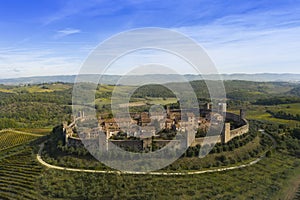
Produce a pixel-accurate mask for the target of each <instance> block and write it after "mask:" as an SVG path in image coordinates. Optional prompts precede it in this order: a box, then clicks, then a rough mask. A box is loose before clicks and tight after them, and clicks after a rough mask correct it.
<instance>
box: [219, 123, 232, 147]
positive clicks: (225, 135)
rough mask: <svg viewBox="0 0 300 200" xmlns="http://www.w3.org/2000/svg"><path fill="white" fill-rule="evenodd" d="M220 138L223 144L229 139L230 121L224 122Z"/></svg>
mask: <svg viewBox="0 0 300 200" xmlns="http://www.w3.org/2000/svg"><path fill="white" fill-rule="evenodd" d="M221 139H222V143H224V144H225V143H227V142H228V141H230V123H225V125H224V130H223V132H222V138H221Z"/></svg>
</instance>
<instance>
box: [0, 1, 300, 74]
mask: <svg viewBox="0 0 300 200" xmlns="http://www.w3.org/2000/svg"><path fill="white" fill-rule="evenodd" d="M143 27H161V28H170V29H173V30H176V31H179V32H182V33H184V34H186V35H187V36H189V37H191V38H193V39H194V40H196V41H197V42H198V43H199V44H200V45H202V46H203V48H204V49H205V50H206V52H207V53H208V55H209V56H210V57H211V58H212V60H213V61H214V62H215V64H216V67H217V69H218V70H219V72H220V73H262V72H270V73H300V67H299V63H300V56H299V52H300V1H296V0H295V1H291V0H282V1H278V0H274V1H270V0H263V1H259V0H257V1H240V0H229V1H226V0H210V1H203V0H199V1H196V0H194V1H189V0H187V1H174V0H173V1H168V0H166V1H156V0H150V1H148V0H147V1H143V0H130V1H118V0H116V1H111V0H108V1H105V0H103V1H102V0H99V1H98V0H84V1H82V0H65V1H63V0H40V1H32V0H27V1H22V0H18V1H16V0H9V1H8V0H5V1H2V2H1V5H0V30H1V31H0V78H9V77H22V76H39V75H59V74H76V73H78V71H79V69H80V67H81V64H82V63H83V62H84V60H85V59H86V57H87V56H88V55H89V53H90V51H91V50H93V49H94V48H95V47H96V46H97V45H98V44H99V43H100V42H102V41H103V40H105V39H107V38H109V37H111V36H112V35H114V34H117V33H119V32H122V31H127V30H130V29H134V28H143ZM124 62H125V61H124ZM176 67H177V68H180V66H176ZM179 71H180V70H179ZM185 72H186V73H192V72H190V71H184V70H181V73H185ZM112 73H118V71H117V70H115V71H113V70H112Z"/></svg>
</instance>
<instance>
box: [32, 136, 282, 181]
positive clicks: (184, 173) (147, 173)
mask: <svg viewBox="0 0 300 200" xmlns="http://www.w3.org/2000/svg"><path fill="white" fill-rule="evenodd" d="M260 132H261V133H262V134H265V135H267V136H268V137H269V138H270V139H271V140H272V141H273V146H272V148H275V147H276V145H277V143H276V141H275V139H274V138H273V137H272V136H271V135H269V134H268V133H265V132H264V131H263V130H260ZM43 148H44V143H42V144H41V145H40V149H39V152H38V154H37V157H36V158H37V160H38V161H39V162H40V163H41V164H42V165H44V166H46V167H48V168H51V169H57V170H65V171H73V172H86V173H101V174H141V175H162V176H173V175H177V176H182V175H193V174H205V173H213V172H222V171H229V170H234V169H241V168H245V167H249V166H251V165H254V164H256V163H258V162H259V161H260V160H262V159H263V158H264V157H265V155H262V156H261V157H259V158H257V159H256V160H254V161H251V162H249V163H247V164H243V165H239V166H232V167H224V168H219V169H208V170H201V171H192V172H132V171H123V172H120V171H113V170H111V171H105V170H88V169H76V168H68V167H60V166H56V165H51V164H48V163H46V162H45V161H44V160H43V159H42V157H41V154H42V150H43Z"/></svg>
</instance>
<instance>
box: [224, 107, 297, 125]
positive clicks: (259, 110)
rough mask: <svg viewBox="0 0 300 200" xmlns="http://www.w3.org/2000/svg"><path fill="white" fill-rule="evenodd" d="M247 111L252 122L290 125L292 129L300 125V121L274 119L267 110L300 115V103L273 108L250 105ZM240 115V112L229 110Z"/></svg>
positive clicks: (247, 115)
mask: <svg viewBox="0 0 300 200" xmlns="http://www.w3.org/2000/svg"><path fill="white" fill-rule="evenodd" d="M245 110H246V118H247V119H250V120H263V121H269V122H274V123H279V124H288V125H290V126H291V127H296V126H297V125H299V124H300V121H296V120H286V119H279V118H275V117H273V116H272V115H271V114H270V113H267V110H272V111H279V110H283V111H285V112H287V113H291V114H300V103H296V104H281V105H273V106H262V105H250V106H248V108H246V109H245ZM229 112H233V113H236V114H238V113H239V110H229Z"/></svg>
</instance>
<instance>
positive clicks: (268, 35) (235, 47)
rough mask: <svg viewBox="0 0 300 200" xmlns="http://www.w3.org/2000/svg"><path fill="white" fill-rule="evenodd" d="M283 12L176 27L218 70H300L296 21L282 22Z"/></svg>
mask: <svg viewBox="0 0 300 200" xmlns="http://www.w3.org/2000/svg"><path fill="white" fill-rule="evenodd" d="M285 14H286V13H284V12H283V13H279V12H275V13H255V14H251V15H245V14H243V15H232V16H226V17H224V18H221V19H218V20H216V21H214V22H213V23H210V24H208V25H204V26H199V25H198V26H189V27H180V28H177V29H176V30H178V31H180V32H183V33H185V34H187V35H188V36H191V37H192V38H193V39H195V40H196V41H198V42H199V44H200V45H202V46H203V47H204V48H205V49H206V50H207V52H208V54H209V56H210V57H211V58H212V59H213V60H214V62H215V63H216V66H217V67H218V69H219V71H220V72H221V73H238V72H244V73H245V72H246V73H260V72H273V73H285V72H289V73H300V68H299V63H300V57H299V52H300V25H299V23H298V22H299V21H297V20H292V19H291V20H290V19H285V20H286V22H283V21H282V19H279V18H280V16H282V15H285ZM275 16H277V17H275ZM278 17H279V18H278ZM287 22H290V23H287ZM270 23H272V24H270Z"/></svg>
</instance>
